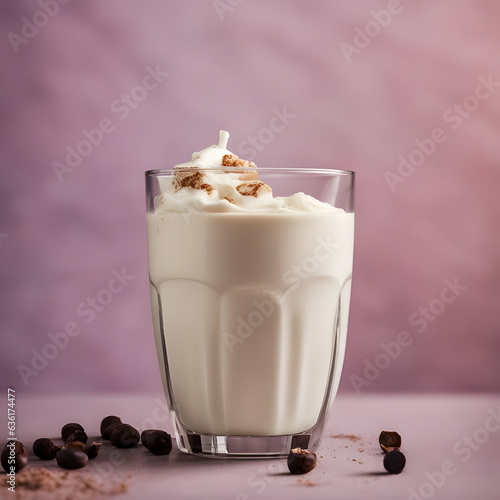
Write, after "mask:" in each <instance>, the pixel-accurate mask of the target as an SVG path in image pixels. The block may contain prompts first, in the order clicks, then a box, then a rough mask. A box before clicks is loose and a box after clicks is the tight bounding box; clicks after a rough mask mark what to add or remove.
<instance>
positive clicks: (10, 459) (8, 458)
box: [0, 441, 28, 474]
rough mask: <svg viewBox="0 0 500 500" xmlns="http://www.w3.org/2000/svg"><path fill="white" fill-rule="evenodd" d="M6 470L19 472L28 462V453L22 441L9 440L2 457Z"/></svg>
mask: <svg viewBox="0 0 500 500" xmlns="http://www.w3.org/2000/svg"><path fill="white" fill-rule="evenodd" d="M0 461H1V463H2V467H3V468H4V470H5V472H8V473H9V474H10V473H12V472H19V471H20V470H21V469H23V468H24V467H26V465H27V464H28V453H27V451H26V448H25V447H24V445H23V443H21V441H9V442H8V443H7V444H6V445H5V447H4V449H3V451H2V455H1V459H0Z"/></svg>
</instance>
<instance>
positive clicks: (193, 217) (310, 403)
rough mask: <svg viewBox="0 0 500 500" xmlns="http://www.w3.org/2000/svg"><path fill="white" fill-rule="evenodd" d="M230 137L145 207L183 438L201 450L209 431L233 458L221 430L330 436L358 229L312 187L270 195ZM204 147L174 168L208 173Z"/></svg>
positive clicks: (164, 356)
mask: <svg viewBox="0 0 500 500" xmlns="http://www.w3.org/2000/svg"><path fill="white" fill-rule="evenodd" d="M222 139H224V136H222ZM225 140H226V141H227V136H225ZM221 142H222V143H223V144H222V145H221V144H219V146H212V147H211V148H207V150H209V154H210V155H211V156H212V157H214V156H215V157H216V158H215V159H214V158H210V163H212V165H210V166H206V165H203V169H207V170H203V176H202V177H199V178H198V177H197V178H196V179H195V180H194V181H193V184H190V183H191V177H189V179H188V178H187V177H179V178H180V179H181V180H182V182H184V184H187V185H182V186H180V185H179V184H180V183H179V181H178V179H179V178H178V179H177V181H176V180H175V176H176V171H175V169H174V171H173V173H170V175H169V176H166V177H164V178H162V179H160V180H159V188H158V193H160V194H158V195H157V196H156V198H155V200H154V210H153V209H152V210H150V212H149V213H148V214H147V233H148V262H149V276H150V286H151V303H152V311H153V323H154V330H155V340H156V346H157V351H158V358H159V364H160V371H161V375H162V380H163V385H164V389H165V393H166V395H167V400H168V402H169V407H170V409H171V413H172V418H173V421H174V427H175V429H176V432H177V439H178V444H179V446H180V448H181V449H182V450H183V451H189V452H202V448H203V443H204V442H205V441H204V436H210V437H211V438H210V439H211V441H210V443H211V444H210V446H209V453H211V454H212V455H215V456H216V455H221V454H227V455H231V453H230V452H228V449H227V443H226V444H225V445H224V446H222V448H221V447H220V444H218V443H219V441H220V439H221V438H220V437H221V436H226V437H227V436H231V437H233V439H234V437H235V436H236V437H237V436H241V437H243V436H245V437H247V436H248V437H252V436H253V437H254V436H267V437H271V436H294V435H301V434H305V435H309V434H311V435H312V430H313V429H315V428H319V433H321V432H322V426H323V425H324V419H325V416H326V415H327V412H328V409H329V406H330V405H331V402H332V401H333V397H334V395H335V393H336V390H337V387H338V384H339V380H340V374H341V369H342V363H343V358H344V352H345V342H346V333H347V317H348V310H349V298H350V288H351V273H352V260H353V239H354V214H353V213H347V212H346V211H344V210H342V209H340V208H334V207H333V206H332V205H330V204H327V203H323V202H320V201H318V200H317V199H314V198H312V197H311V196H308V195H306V194H303V193H295V194H294V195H292V196H288V197H274V196H273V194H272V193H271V188H272V187H273V186H271V188H269V187H268V186H267V184H266V185H265V186H262V185H261V184H264V183H263V182H262V181H261V180H256V177H255V175H254V174H256V172H259V169H256V170H255V171H250V174H249V175H248V174H247V171H249V167H250V168H252V169H253V168H255V166H254V165H253V164H252V165H247V164H245V165H243V166H242V168H241V170H238V169H236V168H232V167H227V168H225V167H224V166H223V165H222V163H221V158H222V156H223V154H230V153H229V152H228V151H227V150H226V149H225V143H224V142H225V141H224V140H222V141H221ZM222 146H223V147H222ZM207 150H203V151H202V152H200V153H195V155H193V158H194V162H193V163H194V164H195V165H192V166H187V165H190V164H184V165H181V166H180V168H179V170H178V172H184V173H185V172H186V171H187V169H188V168H189V169H191V170H189V171H188V174H189V175H190V176H191V174H192V173H196V172H197V171H198V170H202V169H201V168H200V165H199V164H200V163H202V164H203V160H204V159H206V155H204V151H207ZM221 152H222V153H223V154H220V153H221ZM196 155H198V157H196V158H195V156H196ZM200 158H201V160H200ZM214 163H215V164H214ZM263 170H264V169H262V171H263ZM276 170H278V169H276ZM240 171H241V172H244V174H240ZM261 177H262V176H261ZM185 179H187V180H185ZM200 179H201V180H200ZM242 179H243V180H242ZM176 182H177V185H176ZM194 183H196V184H194ZM258 183H260V184H258ZM203 186H204V187H203ZM250 192H252V193H253V194H247V193H250ZM241 193H243V194H241ZM193 436H197V438H196V439H197V441H196V440H195V439H194V438H193ZM198 436H200V437H198ZM193 442H195V443H198V445H196V446H199V447H201V448H199V449H190V444H189V443H191V444H192V443H193ZM199 443H201V444H199ZM318 443H319V439H318V438H317V437H316V438H315V441H314V443H313V444H314V445H317V444H318ZM196 446H195V448H196ZM268 446H270V445H268ZM219 448H221V449H219ZM221 450H222V452H221ZM203 452H204V453H207V452H206V450H205V449H204V451H203ZM280 453H281V455H282V454H283V453H284V452H283V451H281V452H280ZM265 454H266V450H258V451H256V452H255V453H252V451H251V450H250V451H248V455H249V456H251V455H261V456H262V455H265ZM269 454H272V450H269ZM240 455H241V453H240ZM243 455H245V453H243Z"/></svg>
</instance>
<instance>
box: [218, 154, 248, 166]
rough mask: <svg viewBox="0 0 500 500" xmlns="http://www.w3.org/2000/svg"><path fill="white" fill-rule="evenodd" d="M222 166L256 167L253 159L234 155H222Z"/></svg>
mask: <svg viewBox="0 0 500 500" xmlns="http://www.w3.org/2000/svg"><path fill="white" fill-rule="evenodd" d="M222 166H223V167H244V168H246V167H250V168H256V165H255V163H254V162H253V161H248V160H242V159H241V158H238V157H237V156H236V155H224V156H223V157H222Z"/></svg>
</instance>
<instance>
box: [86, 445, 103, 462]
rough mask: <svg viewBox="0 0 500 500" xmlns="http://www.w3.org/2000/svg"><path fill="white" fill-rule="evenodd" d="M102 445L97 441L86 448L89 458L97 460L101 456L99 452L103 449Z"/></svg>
mask: <svg viewBox="0 0 500 500" xmlns="http://www.w3.org/2000/svg"><path fill="white" fill-rule="evenodd" d="M101 444H102V443H98V442H96V441H93V442H92V443H91V444H90V445H89V446H87V447H86V448H85V453H86V454H87V456H88V457H89V458H91V459H92V458H95V457H97V455H99V450H100V448H101Z"/></svg>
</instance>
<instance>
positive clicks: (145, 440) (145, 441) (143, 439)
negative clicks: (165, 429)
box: [141, 429, 155, 448]
mask: <svg viewBox="0 0 500 500" xmlns="http://www.w3.org/2000/svg"><path fill="white" fill-rule="evenodd" d="M152 432H155V430H154V429H145V430H143V431H142V432H141V443H142V444H143V445H144V446H145V447H146V448H147V447H148V438H149V436H150V435H151V433H152Z"/></svg>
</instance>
